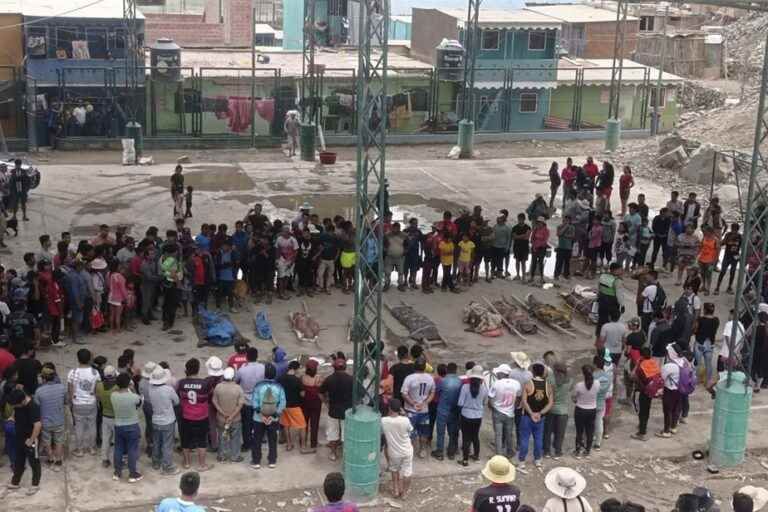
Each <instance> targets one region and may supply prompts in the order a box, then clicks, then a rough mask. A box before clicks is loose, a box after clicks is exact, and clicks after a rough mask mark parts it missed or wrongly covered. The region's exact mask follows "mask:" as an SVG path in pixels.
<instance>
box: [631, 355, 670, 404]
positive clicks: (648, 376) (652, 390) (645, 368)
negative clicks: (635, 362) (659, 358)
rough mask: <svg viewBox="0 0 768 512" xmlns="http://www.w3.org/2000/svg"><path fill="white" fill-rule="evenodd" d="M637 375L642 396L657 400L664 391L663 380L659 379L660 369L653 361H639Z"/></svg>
mask: <svg viewBox="0 0 768 512" xmlns="http://www.w3.org/2000/svg"><path fill="white" fill-rule="evenodd" d="M637 373H638V375H639V377H640V386H641V390H642V392H643V394H644V395H645V396H647V397H648V398H658V397H659V396H661V394H662V392H663V391H664V379H663V378H662V377H661V368H659V363H657V362H656V360H655V359H652V358H651V359H646V360H645V361H641V362H640V365H639V366H638V369H637Z"/></svg>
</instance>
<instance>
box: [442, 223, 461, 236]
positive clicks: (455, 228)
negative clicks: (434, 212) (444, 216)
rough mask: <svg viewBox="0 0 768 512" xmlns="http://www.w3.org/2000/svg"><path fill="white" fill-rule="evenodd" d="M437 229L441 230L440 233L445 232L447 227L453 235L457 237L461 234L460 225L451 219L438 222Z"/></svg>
mask: <svg viewBox="0 0 768 512" xmlns="http://www.w3.org/2000/svg"><path fill="white" fill-rule="evenodd" d="M437 229H438V231H440V234H441V235H442V234H443V231H445V230H446V229H447V230H448V232H449V233H450V234H451V236H452V237H455V236H456V235H458V234H459V227H458V226H457V225H456V223H455V222H453V221H450V220H441V221H440V222H438V223H437Z"/></svg>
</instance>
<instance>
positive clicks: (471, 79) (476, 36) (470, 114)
mask: <svg viewBox="0 0 768 512" xmlns="http://www.w3.org/2000/svg"><path fill="white" fill-rule="evenodd" d="M480 2H481V0H469V2H468V4H467V23H466V25H465V26H464V41H463V42H464V84H463V89H462V91H461V93H462V96H461V118H462V119H464V120H466V121H474V119H475V112H474V110H475V108H474V105H475V102H474V101H473V97H474V92H475V91H474V89H475V63H476V61H477V51H478V48H479V47H480V34H481V32H480V28H479V26H478V20H479V17H480Z"/></svg>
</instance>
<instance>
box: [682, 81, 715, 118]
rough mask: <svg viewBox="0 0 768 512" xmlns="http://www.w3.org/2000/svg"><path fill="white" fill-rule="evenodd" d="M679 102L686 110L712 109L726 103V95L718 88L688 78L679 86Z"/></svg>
mask: <svg viewBox="0 0 768 512" xmlns="http://www.w3.org/2000/svg"><path fill="white" fill-rule="evenodd" d="M676 98H677V104H678V105H680V107H681V108H682V109H683V111H684V112H691V111H701V110H712V109H713V108H719V107H722V106H723V105H725V95H724V94H723V93H722V92H720V91H719V90H717V89H712V88H710V87H705V86H703V85H701V84H698V83H696V82H694V81H691V80H687V81H686V82H685V83H683V84H682V85H680V86H679V87H678V88H677V96H676Z"/></svg>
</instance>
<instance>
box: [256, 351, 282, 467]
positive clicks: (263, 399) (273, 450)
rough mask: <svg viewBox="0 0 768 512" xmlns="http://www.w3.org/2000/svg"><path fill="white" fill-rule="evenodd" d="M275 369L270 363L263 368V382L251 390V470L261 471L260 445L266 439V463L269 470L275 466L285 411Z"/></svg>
mask: <svg viewBox="0 0 768 512" xmlns="http://www.w3.org/2000/svg"><path fill="white" fill-rule="evenodd" d="M276 377H277V368H275V366H274V365H273V364H271V363H267V364H266V365H265V366H264V380H263V381H261V382H260V383H259V385H258V386H256V388H255V389H254V390H253V395H252V396H251V403H252V404H253V442H252V443H251V468H252V469H261V443H262V441H263V440H264V436H265V435H266V437H267V445H268V452H267V463H268V464H269V468H270V469H274V468H275V465H276V464H277V432H278V430H279V429H280V424H279V420H280V415H281V414H282V413H283V411H284V410H285V391H284V390H283V388H282V386H280V384H278V383H277V382H276V381H275V378H276Z"/></svg>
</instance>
